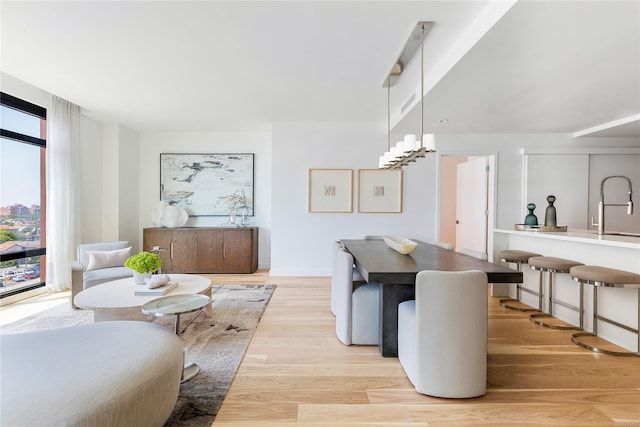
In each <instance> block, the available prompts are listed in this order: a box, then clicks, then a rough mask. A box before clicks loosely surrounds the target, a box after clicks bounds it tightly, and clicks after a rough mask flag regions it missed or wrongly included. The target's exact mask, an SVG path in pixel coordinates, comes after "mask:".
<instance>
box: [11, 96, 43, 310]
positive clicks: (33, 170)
mask: <svg viewBox="0 0 640 427" xmlns="http://www.w3.org/2000/svg"><path fill="white" fill-rule="evenodd" d="M46 120H47V114H46V109H45V108H43V107H40V106H38V105H35V104H32V103H30V102H27V101H24V100H22V99H19V98H16V97H14V96H11V95H9V94H6V93H0V303H2V302H6V301H9V300H11V301H14V300H16V299H18V298H19V297H20V296H21V295H22V296H30V295H33V293H34V292H38V291H44V282H45V277H46V271H45V265H46V263H45V254H46V242H45V235H46V233H45V230H46V226H45V218H46V215H45V209H46V203H45V200H46V194H45V190H46V185H45V179H46V170H45V167H46V147H47V135H46V129H47V121H46Z"/></svg>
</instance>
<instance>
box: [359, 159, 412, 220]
mask: <svg viewBox="0 0 640 427" xmlns="http://www.w3.org/2000/svg"><path fill="white" fill-rule="evenodd" d="M358 212H362V213H401V212H402V169H358Z"/></svg>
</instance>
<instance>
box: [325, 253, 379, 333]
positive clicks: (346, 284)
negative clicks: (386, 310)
mask: <svg viewBox="0 0 640 427" xmlns="http://www.w3.org/2000/svg"><path fill="white" fill-rule="evenodd" d="M354 288H355V289H354ZM335 290H336V292H335V310H336V311H335V314H336V335H337V336H338V339H339V340H340V341H341V342H342V343H343V344H345V345H351V344H360V345H376V344H378V336H379V330H380V320H379V319H380V314H379V310H380V286H379V285H378V284H376V283H368V284H361V285H360V286H357V287H356V286H354V281H353V256H352V255H351V254H350V253H349V252H347V251H346V250H344V249H340V250H339V251H338V252H337V254H336V288H335Z"/></svg>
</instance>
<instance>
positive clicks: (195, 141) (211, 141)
mask: <svg viewBox="0 0 640 427" xmlns="http://www.w3.org/2000/svg"><path fill="white" fill-rule="evenodd" d="M160 153H254V154H255V157H254V162H255V163H254V186H255V188H254V191H255V200H254V212H255V216H253V217H251V218H250V221H249V224H250V225H251V226H256V227H260V234H259V236H258V243H259V253H258V267H259V268H268V267H269V265H270V263H271V259H270V246H271V172H270V171H271V135H270V133H269V132H234V133H228V132H227V133H225V132H220V133H215V132H169V133H167V132H142V133H141V134H140V155H139V166H138V174H139V175H138V176H139V182H138V185H139V189H138V194H139V217H138V218H137V222H138V238H139V243H140V245H142V229H143V228H145V227H153V222H152V221H151V213H152V209H153V205H155V204H156V203H157V202H158V201H159V200H160ZM226 219H227V218H226V217H221V216H200V217H190V218H189V221H188V222H187V224H186V226H188V227H198V226H200V227H211V226H216V225H219V224H222V223H224V222H226Z"/></svg>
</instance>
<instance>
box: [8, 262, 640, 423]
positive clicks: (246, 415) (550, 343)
mask: <svg viewBox="0 0 640 427" xmlns="http://www.w3.org/2000/svg"><path fill="white" fill-rule="evenodd" d="M208 277H210V278H211V280H212V282H213V283H214V284H231V283H253V284H263V283H272V284H276V285H278V287H277V289H276V291H275V293H274V295H273V297H272V299H271V302H270V303H269V305H268V306H267V309H266V311H265V313H264V316H263V318H262V320H261V322H260V324H259V325H258V328H257V330H256V332H255V335H254V337H253V339H252V341H251V344H250V345H249V347H248V349H247V352H246V354H245V357H244V359H243V361H242V363H241V365H240V367H239V369H238V372H237V374H236V376H235V379H234V381H233V383H232V385H231V388H230V390H229V393H228V394H227V396H226V398H225V400H224V403H223V404H222V407H221V408H220V411H219V413H218V416H217V418H216V420H215V422H214V423H213V425H214V427H216V426H222V427H224V426H232V427H237V426H260V427H276V426H287V425H293V424H295V425H296V426H300V427H311V426H313V427H319V426H328V425H331V426H343V427H350V426H354V427H355V426H400V425H401V426H471V425H475V426H541V425H544V426H617V427H622V426H625V427H640V358H638V357H615V356H608V355H603V354H596V353H592V352H589V351H587V350H584V349H581V348H579V347H577V346H575V345H573V344H572V343H571V341H570V336H571V333H572V332H571V331H560V330H551V329H547V328H543V327H541V326H536V325H534V324H532V323H531V322H530V321H529V319H528V315H527V314H526V313H520V312H515V311H512V310H507V309H504V308H502V307H500V306H499V304H498V299H497V298H491V297H489V351H488V353H489V354H488V380H487V387H488V390H487V394H486V395H484V396H482V397H479V398H475V399H439V398H434V397H429V396H424V395H421V394H418V393H416V392H415V390H414V389H413V386H412V385H411V383H410V382H409V380H408V379H407V377H406V375H405V373H404V371H403V370H402V367H401V366H400V364H399V362H398V360H397V359H396V358H383V357H381V356H380V355H379V353H378V349H377V347H374V346H349V347H347V346H344V345H342V344H341V343H340V342H339V341H338V339H337V338H336V336H335V318H334V317H333V315H332V314H331V310H330V280H329V278H327V277H313V278H307V277H270V276H269V274H268V272H266V271H258V272H257V273H255V274H252V275H208ZM68 298H69V292H66V293H59V294H50V295H46V296H43V297H38V298H34V299H32V300H27V301H25V302H22V303H16V304H11V305H9V306H7V307H2V308H1V309H0V321H3V322H5V321H14V320H15V318H17V317H24V316H26V315H28V314H30V313H32V312H34V311H39V310H42V309H44V308H46V307H47V304H58V303H65V304H68V303H69V302H68ZM41 306H42V307H41ZM0 323H1V322H0ZM599 344H600V343H599Z"/></svg>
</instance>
